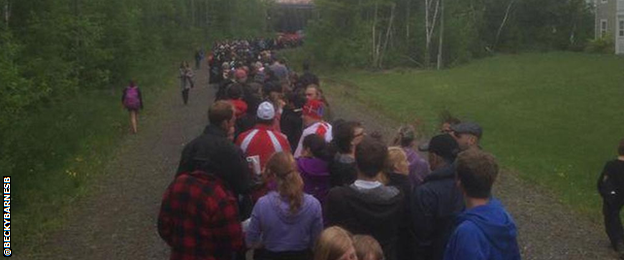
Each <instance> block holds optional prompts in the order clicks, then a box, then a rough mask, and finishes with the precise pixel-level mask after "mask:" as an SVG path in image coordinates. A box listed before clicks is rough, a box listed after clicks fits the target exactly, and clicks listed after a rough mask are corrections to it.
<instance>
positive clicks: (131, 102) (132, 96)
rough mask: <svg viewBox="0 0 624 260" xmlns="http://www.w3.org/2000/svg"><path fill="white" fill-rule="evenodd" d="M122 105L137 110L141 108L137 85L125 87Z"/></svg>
mask: <svg viewBox="0 0 624 260" xmlns="http://www.w3.org/2000/svg"><path fill="white" fill-rule="evenodd" d="M124 106H125V107H126V108H127V109H130V110H138V109H139V108H141V100H140V99H139V88H138V87H134V88H133V87H127V88H126V97H125V98H124Z"/></svg>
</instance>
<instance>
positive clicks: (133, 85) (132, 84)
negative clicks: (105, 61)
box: [128, 79, 136, 88]
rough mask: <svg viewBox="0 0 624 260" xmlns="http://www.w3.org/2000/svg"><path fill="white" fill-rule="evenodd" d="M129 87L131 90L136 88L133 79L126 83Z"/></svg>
mask: <svg viewBox="0 0 624 260" xmlns="http://www.w3.org/2000/svg"><path fill="white" fill-rule="evenodd" d="M128 84H129V85H130V87H131V88H134V87H136V83H135V82H134V80H133V79H131V80H130V82H129V83H128Z"/></svg>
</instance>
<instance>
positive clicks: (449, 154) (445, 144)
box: [425, 134, 459, 171]
mask: <svg viewBox="0 0 624 260" xmlns="http://www.w3.org/2000/svg"><path fill="white" fill-rule="evenodd" d="M425 151H427V152H429V168H431V170H432V171H435V170H437V169H440V168H442V167H444V166H446V165H449V164H451V163H453V161H455V158H456V157H457V153H459V146H458V145H457V141H455V139H454V138H453V137H452V136H451V135H449V134H441V135H436V136H434V137H433V138H431V140H430V141H429V144H428V145H427V148H426V150H425Z"/></svg>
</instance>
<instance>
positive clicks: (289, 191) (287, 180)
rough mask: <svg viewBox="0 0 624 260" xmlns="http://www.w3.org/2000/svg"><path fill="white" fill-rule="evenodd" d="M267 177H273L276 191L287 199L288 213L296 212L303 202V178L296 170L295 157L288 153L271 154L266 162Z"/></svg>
mask: <svg viewBox="0 0 624 260" xmlns="http://www.w3.org/2000/svg"><path fill="white" fill-rule="evenodd" d="M265 175H266V177H267V178H269V179H270V178H272V177H275V180H276V181H277V192H278V193H279V194H280V196H282V198H284V199H286V200H288V204H289V206H290V213H291V214H296V213H297V212H298V211H299V209H300V208H301V205H302V204H303V180H302V179H301V176H300V175H299V173H298V172H297V168H296V164H295V158H294V157H293V156H292V155H291V154H290V153H285V152H279V153H275V154H273V156H271V158H269V161H268V162H267V164H266V168H265Z"/></svg>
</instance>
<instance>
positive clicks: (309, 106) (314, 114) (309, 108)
mask: <svg viewBox="0 0 624 260" xmlns="http://www.w3.org/2000/svg"><path fill="white" fill-rule="evenodd" d="M324 111H325V109H324V107H323V103H322V102H321V101H319V100H308V102H306V104H305V105H304V106H303V110H302V113H301V118H302V119H303V125H305V126H306V127H307V126H310V125H312V124H314V123H316V122H319V121H322V120H323V113H324Z"/></svg>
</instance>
